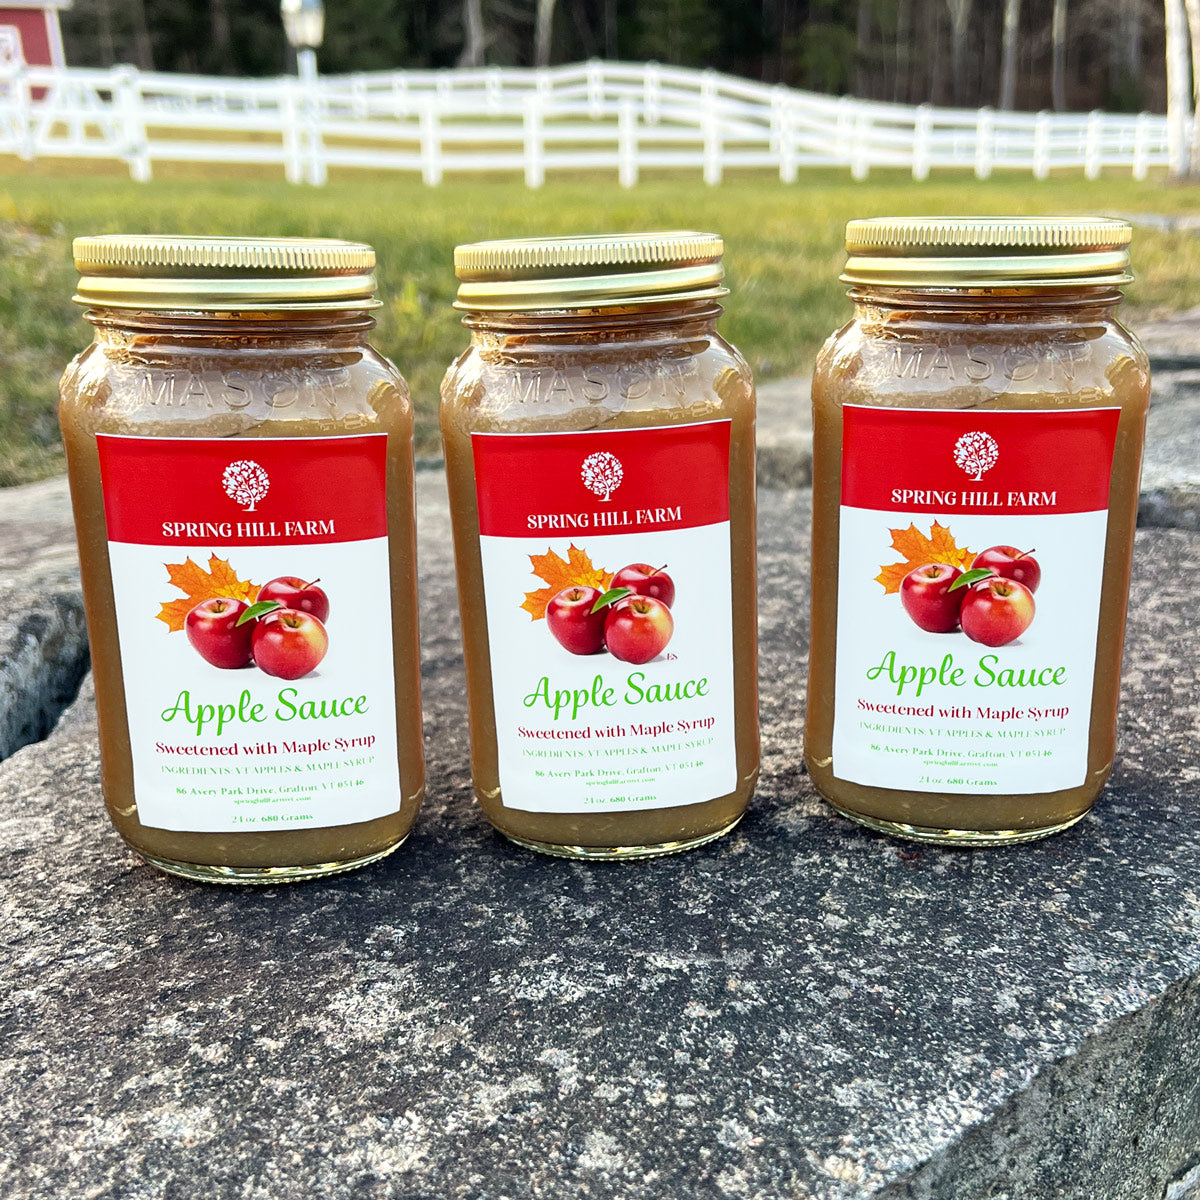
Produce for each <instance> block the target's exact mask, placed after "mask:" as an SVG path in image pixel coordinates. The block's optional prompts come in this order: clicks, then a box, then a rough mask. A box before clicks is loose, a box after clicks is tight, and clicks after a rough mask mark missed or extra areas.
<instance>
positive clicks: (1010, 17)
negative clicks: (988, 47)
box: [1000, 0, 1021, 108]
mask: <svg viewBox="0 0 1200 1200" xmlns="http://www.w3.org/2000/svg"><path fill="white" fill-rule="evenodd" d="M1020 29H1021V0H1004V48H1003V50H1002V51H1001V59H1000V107H1001V108H1015V107H1016V105H1017V36H1018V34H1019V33H1020Z"/></svg>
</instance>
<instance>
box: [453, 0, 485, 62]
mask: <svg viewBox="0 0 1200 1200" xmlns="http://www.w3.org/2000/svg"><path fill="white" fill-rule="evenodd" d="M486 49H487V38H486V36H485V34H484V29H483V0H463V48H462V53H461V54H460V55H459V56H458V65H459V66H460V67H481V66H483V54H484V51H485V50H486Z"/></svg>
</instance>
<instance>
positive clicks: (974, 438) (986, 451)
mask: <svg viewBox="0 0 1200 1200" xmlns="http://www.w3.org/2000/svg"><path fill="white" fill-rule="evenodd" d="M999 457H1000V447H999V446H997V445H996V439H995V438H994V437H992V435H991V434H990V433H981V432H980V431H979V430H976V431H975V432H974V433H964V434H963V435H962V437H960V438H959V439H958V441H957V442H955V443H954V461H955V462H956V463H958V465H959V466H960V467H962V469H963V470H964V471H966V473H967V474H968V475H970V477H971V478H972V479H974V480H975V482H976V483H978V482H979V481H980V480H981V479H982V478H983V473H984V472H985V471H990V470H991V469H992V468H993V467H994V466H995V465H996V460H997V459H998V458H999Z"/></svg>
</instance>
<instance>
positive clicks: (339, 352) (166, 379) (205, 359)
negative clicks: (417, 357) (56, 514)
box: [59, 341, 412, 436]
mask: <svg viewBox="0 0 1200 1200" xmlns="http://www.w3.org/2000/svg"><path fill="white" fill-rule="evenodd" d="M59 416H60V420H61V421H62V423H63V427H64V430H65V431H69V430H74V429H77V430H79V431H80V432H92V433H96V432H126V433H144V434H146V435H147V436H155V435H157V436H165V435H166V434H168V433H170V434H174V435H176V436H185V435H192V436H196V435H204V434H211V435H212V436H237V435H238V434H239V433H247V434H249V433H251V432H253V433H254V434H256V435H257V436H268V435H269V434H270V433H273V432H278V433H279V434H280V435H284V436H286V435H289V434H290V435H297V436H299V435H303V434H306V433H311V432H313V428H314V427H319V431H322V432H326V431H327V432H351V431H353V430H356V429H358V430H361V431H363V432H367V431H369V430H370V429H371V428H373V427H375V428H379V429H381V430H386V429H391V428H394V427H396V426H397V425H398V424H400V425H402V424H404V423H405V422H407V423H411V420H412V400H411V396H410V394H409V389H408V384H407V383H406V381H405V380H404V377H403V376H402V375H401V374H400V372H399V371H398V370H397V369H396V367H395V366H394V365H393V364H392V363H391V362H390V361H389V360H388V359H386V358H385V357H384V356H383V355H381V354H380V353H379V352H378V351H376V350H375V349H374V348H373V347H371V346H370V345H367V344H365V343H364V344H360V345H356V346H353V347H345V346H342V347H329V348H321V347H311V346H310V347H307V348H305V350H304V351H303V352H299V351H289V350H287V349H279V350H275V351H263V350H261V349H253V348H250V349H245V348H238V347H230V346H217V347H211V348H197V347H192V348H188V349H184V350H173V351H172V352H170V353H155V354H144V353H138V352H130V351H128V350H127V349H125V348H124V347H120V346H118V347H109V346H105V345H103V344H102V343H100V342H99V341H97V342H93V343H92V344H91V345H90V346H88V347H87V348H85V349H84V350H83V351H81V352H80V353H79V354H78V355H76V357H75V358H74V359H73V360H72V361H71V363H70V364H69V365H68V367H67V369H66V371H65V372H64V374H63V377H62V380H61V383H60V387H59ZM264 426H266V427H268V428H264ZM301 427H304V428H301Z"/></svg>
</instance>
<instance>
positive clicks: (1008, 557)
mask: <svg viewBox="0 0 1200 1200" xmlns="http://www.w3.org/2000/svg"><path fill="white" fill-rule="evenodd" d="M976 567H987V568H989V569H990V570H992V571H995V572H996V574H997V575H1003V576H1004V578H1005V579H1015V580H1016V581H1017V582H1018V583H1023V584H1024V585H1025V586H1026V587H1027V588H1028V589H1029V590H1030V591H1031V592H1036V591H1037V590H1038V584H1039V583H1041V582H1042V568H1041V567H1040V566H1038V560H1037V559H1036V558H1034V557H1033V551H1032V550H1027V551H1021V550H1018V549H1017V548H1016V547H1015V546H991V547H989V548H988V549H987V550H985V551H984V552H983V553H982V554H977V555H975V561H974V562H973V563H972V564H971V569H972V570H974V569H975V568H976Z"/></svg>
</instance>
